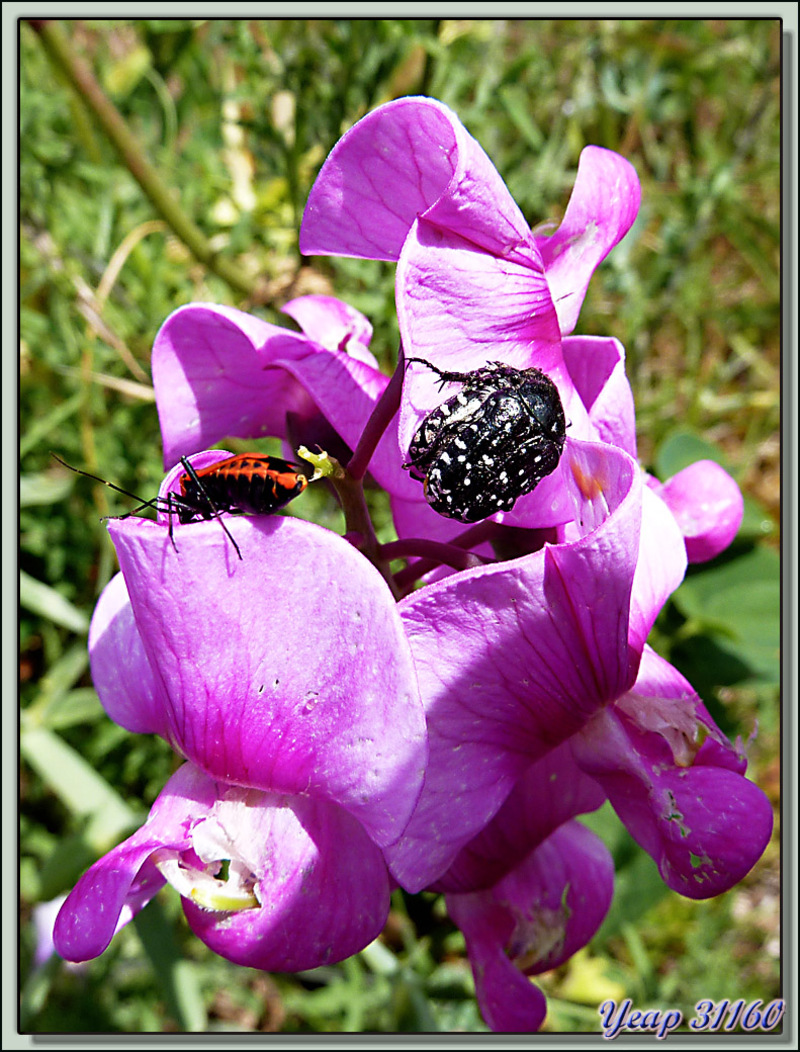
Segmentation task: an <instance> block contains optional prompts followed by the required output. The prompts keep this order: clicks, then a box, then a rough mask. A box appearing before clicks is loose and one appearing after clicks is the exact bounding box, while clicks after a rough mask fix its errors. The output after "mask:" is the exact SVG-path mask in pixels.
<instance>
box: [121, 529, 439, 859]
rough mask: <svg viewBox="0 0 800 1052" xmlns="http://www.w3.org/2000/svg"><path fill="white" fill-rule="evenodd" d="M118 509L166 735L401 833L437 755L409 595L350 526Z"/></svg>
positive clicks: (384, 838)
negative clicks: (412, 641) (403, 595)
mask: <svg viewBox="0 0 800 1052" xmlns="http://www.w3.org/2000/svg"><path fill="white" fill-rule="evenodd" d="M225 524H226V526H227V528H228V530H229V531H230V533H231V534H232V535H233V536H234V537H235V539H236V542H237V544H238V546H239V549H240V552H241V560H240V559H239V558H238V557H237V555H236V552H235V551H234V549H233V546H232V545H231V543H230V540H229V538H228V537H227V536H226V535H225V533H224V532H223V530H222V528H221V523H220V522H218V521H216V520H211V521H208V522H195V523H190V524H186V525H181V524H178V523H176V524H174V540H175V546H176V547H177V551H175V549H174V548H173V545H172V544H171V543H170V539H169V537H168V534H167V530H166V528H165V526H164V525H163V524H162V523H154V522H151V521H148V520H142V519H139V520H131V519H125V520H122V521H119V520H117V521H115V522H112V523H111V524H110V527H109V530H110V532H111V535H112V539H113V540H114V543H115V546H116V548H117V553H118V555H119V559H120V565H121V568H122V571H123V573H124V575H125V580H126V583H127V586H128V591H129V594H130V597H131V603H132V606H133V611H134V616H135V618H136V624H137V626H138V629H139V632H140V634H141V638H142V642H143V646H144V650H145V653H146V654H147V656H148V658H149V661H150V665H151V667H152V668H153V669H154V670H155V673H156V675H157V677H158V680H159V687H160V696H161V697H162V698H163V699H164V709H165V720H166V723H167V726H168V734H167V737H168V740H169V741H170V742H171V744H172V745H173V747H174V748H176V749H177V751H178V752H179V753H181V755H183V756H185V757H186V758H187V759H190V760H192V762H193V763H195V764H197V766H198V767H200V768H201V769H202V770H204V771H205V772H206V773H207V774H209V775H210V776H211V777H214V778H216V779H218V780H221V781H224V782H230V783H233V784H238V785H243V786H250V787H254V788H260V789H266V790H271V791H275V792H282V793H307V794H310V795H314V796H323V797H325V798H327V799H330V800H332V801H334V802H336V803H339V804H340V805H341V806H343V807H344V808H346V809H347V810H349V811H350V812H351V813H352V814H354V815H355V816H356V817H357V818H358V819H359V820H360V821H361V822H362V824H363V825H364V826H365V828H366V829H367V831H368V832H369V833H370V835H371V836H372V837H373V838H374V839H375V841H376V842H377V843H379V844H386V843H389V842H391V841H392V840H394V839H396V837H397V836H398V835H399V834H400V832H401V831H402V828H403V826H404V825H405V822H406V821H407V819H408V816H409V814H410V813H411V809H412V808H413V806H414V803H415V801H416V797H417V795H418V793H419V788H420V785H421V782H422V777H423V771H424V767H425V760H426V742H425V727H424V715H423V711H422V705H421V702H420V698H419V693H418V688H417V683H416V677H415V674H414V667H413V662H412V659H411V653H410V649H409V646H408V642H407V640H406V639H405V636H404V633H403V629H402V625H401V622H400V619H399V615H398V611H397V608H396V604H395V602H394V600H393V598H392V595H391V593H390V591H389V589H388V587H387V586H386V582H385V581H384V580H383V578H382V577H381V576H380V574H379V573H378V571H377V570H376V569H375V568H374V567H373V566H372V565H371V564H370V563H369V562H368V561H367V560H366V559H364V557H363V556H362V555H361V554H360V553H359V552H357V551H356V550H355V549H354V548H353V547H351V546H350V545H349V544H348V543H347V542H346V541H344V540H343V539H342V538H340V537H338V536H336V535H335V534H333V533H331V532H329V531H328V530H324V529H322V528H321V527H319V526H315V525H313V524H311V523H307V522H303V521H302V520H299V519H294V518H289V517H278V516H276V517H270V518H267V517H263V516H262V517H257V518H255V517H254V518H250V517H248V518H243V517H238V518H237V517H232V516H226V517H225Z"/></svg>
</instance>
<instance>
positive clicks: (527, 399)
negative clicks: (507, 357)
mask: <svg viewBox="0 0 800 1052" xmlns="http://www.w3.org/2000/svg"><path fill="white" fill-rule="evenodd" d="M414 361H416V362H421V363H422V364H423V365H427V366H428V368H430V369H433V371H434V372H436V373H437V374H438V376H439V381H440V383H441V384H442V385H444V384H448V383H459V384H461V385H462V387H461V390H460V391H459V392H458V393H457V394H455V395H453V396H452V397H451V398H448V399H447V401H446V402H443V403H442V405H440V406H438V407H437V408H436V409H434V410H433V411H432V412H430V413H429V414H428V415H427V416H426V417H425V419H424V420H423V421H422V423H421V424H420V426H419V428H418V429H417V431H416V434H415V435H414V437H413V439H412V441H411V445H410V447H409V450H408V463H406V464H404V465H403V467H405V468H406V469H407V470H408V472H409V473H410V475H411V477H412V478H415V479H418V480H419V481H420V482H423V483H424V490H425V499H426V500H427V501H428V503H429V504H430V506H431V507H432V508H433V509H434V511H437V512H438V513H439V514H440V515H446V516H448V518H451V519H458V520H459V521H460V522H478V521H480V520H481V519H485V518H487V517H488V516H489V515H494V514H495V513H496V512H499V511H509V510H510V509H511V508H512V507H513V506H514V504H515V503H516V501H517V500H518V499H519V498H520V497H522V496H524V495H525V494H526V493H531V492H532V491H533V490H534V489H535V488H536V486H538V484H539V483H540V482H541V481H542V479H543V478H545V477H546V476H547V475H549V474H551V473H552V472H553V471H555V469H556V467H557V466H558V462H559V460H560V459H561V453H562V450H563V448H564V441H565V438H566V424H565V420H564V410H563V407H562V405H561V399H560V397H559V394H558V389H557V388H556V385H555V384H554V383H553V381H552V380H551V379H550V378H549V377H548V376H546V375H545V374H544V373H543V372H542V371H541V370H540V369H533V368H531V369H515V368H513V367H512V366H510V365H503V364H502V363H500V362H491V363H489V364H487V365H486V366H485V368H482V369H476V370H475V371H474V372H470V373H460V372H443V371H442V370H440V369H437V368H436V366H434V365H432V364H431V363H430V362H427V361H425V359H424V358H408V359H407V362H414Z"/></svg>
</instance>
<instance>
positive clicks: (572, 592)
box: [387, 442, 642, 891]
mask: <svg viewBox="0 0 800 1052" xmlns="http://www.w3.org/2000/svg"><path fill="white" fill-rule="evenodd" d="M565 458H566V462H567V474H568V485H569V487H570V491H571V492H572V494H573V499H574V501H575V518H576V520H577V522H578V524H579V526H580V529H581V531H582V533H583V536H582V537H581V538H580V539H579V540H576V541H574V542H572V543H570V544H564V545H545V547H544V548H543V549H542V550H541V551H538V552H535V553H534V554H532V555H528V556H524V557H522V558H519V559H515V560H512V561H510V562H506V563H499V564H495V565H492V566H486V567H481V568H479V569H475V570H466V571H464V572H463V573H459V574H456V575H453V576H451V577H448V578H445V579H444V580H442V581H438V582H436V583H435V584H431V585H428V586H427V587H425V588H422V589H420V590H419V591H417V592H415V593H413V594H412V595H411V596H409V597H408V598H407V599H404V600H403V601H402V602H401V603H400V604H399V609H400V612H401V614H402V617H403V621H404V624H405V627H406V632H407V634H408V637H409V639H410V642H411V647H412V650H413V653H414V661H415V665H416V668H417V673H418V676H419V681H420V688H421V692H422V697H423V699H424V703H425V707H426V716H427V721H428V735H429V743H430V750H431V760H430V764H429V767H428V773H427V776H426V780H425V786H424V788H423V792H422V795H421V797H420V800H419V803H418V805H417V808H416V811H415V813H414V816H413V817H412V819H411V822H410V823H409V825H408V827H407V829H406V830H405V833H404V835H403V838H402V840H401V841H400V842H399V843H398V844H397V845H395V846H393V847H391V848H389V849H388V851H387V857H388V858H389V864H390V869H391V870H392V872H393V874H394V876H395V877H396V879H397V880H398V881H399V882H400V883H401V884H402V885H403V886H404V887H406V888H407V889H408V890H412V891H413V890H419V889H420V888H422V887H425V886H426V885H428V884H430V883H431V882H432V881H434V880H435V879H436V878H437V877H438V876H439V875H440V874H441V873H442V872H444V870H445V869H447V867H448V866H449V865H450V863H451V862H452V860H453V858H454V857H455V856H456V854H457V853H458V851H459V850H460V848H461V847H462V846H463V845H464V844H465V843H466V842H467V841H468V840H470V839H471V838H472V837H473V836H474V835H475V834H476V833H477V832H478V831H479V830H480V829H482V828H483V826H484V825H485V824H486V823H487V822H488V821H489V819H490V818H491V817H492V816H493V815H494V814H495V812H496V811H497V809H498V808H499V806H500V804H501V803H502V802H503V800H504V799H505V797H506V796H507V795H508V793H509V792H510V790H511V788H512V786H513V784H514V782H515V781H516V779H517V778H518V777H519V775H520V774H521V773H522V771H523V770H524V769H525V768H526V767H527V766H528V765H529V764H530V763H531V762H532V761H533V760H536V759H538V758H539V757H541V756H542V755H544V754H545V753H546V752H547V751H548V750H549V749H552V748H553V747H554V746H556V745H558V744H559V743H560V742H562V741H564V740H565V739H566V738H568V737H569V736H570V735H571V734H572V733H574V732H575V731H576V730H577V729H578V728H579V727H581V726H582V725H583V724H584V722H585V721H586V720H588V719H589V718H590V716H591V715H592V714H593V713H594V712H596V711H597V709H598V708H599V707H601V706H602V705H604V704H606V703H607V702H608V701H610V700H612V699H614V698H616V697H618V696H619V695H620V694H622V693H624V692H625V691H626V690H627V689H628V688H629V687H630V686H631V684H632V683H633V681H634V679H635V676H636V668H637V665H638V654H636V653H634V652H631V651H630V649H629V646H628V611H629V607H630V589H631V583H632V580H633V574H634V568H635V565H636V557H637V552H638V547H639V521H640V517H641V491H642V482H641V476H640V472H639V470H638V468H637V467H636V465H635V464H634V462H633V461H632V459H631V458H630V457H628V456H627V454H625V453H623V452H622V451H621V450H617V449H614V448H613V447H610V446H598V445H592V444H589V443H577V442H576V443H570V444H569V446H568V449H567V451H566V453H565Z"/></svg>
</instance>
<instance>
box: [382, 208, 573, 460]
mask: <svg viewBox="0 0 800 1052" xmlns="http://www.w3.org/2000/svg"><path fill="white" fill-rule="evenodd" d="M397 317H398V322H399V324H400V334H401V336H402V338H403V346H404V348H405V353H406V357H412V356H414V357H418V358H423V359H426V360H427V361H430V362H431V363H433V364H434V365H435V366H437V367H438V368H439V369H442V370H451V371H461V372H471V371H473V370H475V369H480V368H483V367H484V366H485V365H486V364H487V362H493V361H502V362H503V363H504V364H506V365H512V366H514V367H516V368H519V369H522V368H528V367H529V366H536V367H537V368H539V369H542V370H543V371H544V372H546V373H548V375H549V376H550V377H551V379H552V380H553V382H554V383H556V384H557V386H558V388H559V391H560V393H561V396H562V401H564V402H566V403H567V405H565V411H566V412H568V413H569V412H571V409H572V407H571V405H570V398H571V392H572V382H571V380H570V378H569V374H568V373H567V371H566V369H565V368H564V364H563V360H562V356H561V341H560V336H559V332H558V323H557V319H556V317H555V312H554V310H553V305H552V302H551V300H550V293H549V290H548V287H547V280H546V278H545V276H544V271H543V269H542V266H541V261H540V260H539V258H538V253H536V252H535V251H534V252H531V251H530V250H529V249H528V248H527V246H524V245H522V246H519V248H518V250H517V251H516V253H515V256H514V258H513V259H511V258H508V257H500V256H497V255H494V254H492V253H491V252H487V251H485V250H484V249H482V248H481V247H479V246H476V245H475V244H473V243H472V242H471V241H469V240H468V239H466V238H464V237H462V236H460V235H456V234H453V233H451V232H450V231H446V230H444V231H443V230H439V229H437V228H436V227H435V226H433V225H431V224H429V223H427V222H424V221H420V222H419V223H416V224H415V225H414V226H413V227H412V230H411V233H410V234H409V237H408V241H407V243H406V246H405V247H404V249H403V255H402V257H401V259H400V263H399V265H398V268H397ZM404 396H405V397H404V406H403V411H402V414H401V424H400V442H401V447H402V448H403V449H407V448H408V445H409V443H410V442H411V438H412V436H413V433H414V431H415V430H416V427H417V425H418V424H419V421H420V419H421V418H422V416H424V415H425V414H426V413H428V412H430V410H431V409H432V408H433V407H434V406H436V405H438V404H439V403H440V402H442V401H443V397H442V395H441V393H440V384H439V380H438V377H437V375H436V373H435V372H434V371H433V370H431V369H428V368H426V367H425V366H422V365H419V364H414V363H412V365H411V366H410V367H409V370H408V372H407V375H406V386H405V389H404ZM582 415H585V414H582ZM576 437H578V438H588V437H590V436H589V435H588V434H577V435H576Z"/></svg>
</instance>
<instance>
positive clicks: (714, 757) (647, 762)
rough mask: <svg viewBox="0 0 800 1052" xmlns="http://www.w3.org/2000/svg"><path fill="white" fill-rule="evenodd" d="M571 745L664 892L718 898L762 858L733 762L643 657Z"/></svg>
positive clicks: (682, 695)
mask: <svg viewBox="0 0 800 1052" xmlns="http://www.w3.org/2000/svg"><path fill="white" fill-rule="evenodd" d="M572 745H573V751H574V753H575V757H576V759H577V761H578V763H579V764H580V766H581V767H582V768H583V769H584V770H585V771H586V772H587V773H588V774H590V775H591V776H592V777H593V778H596V779H597V780H598V781H599V782H600V784H601V785H602V786H603V788H604V790H605V791H606V793H607V794H608V797H609V799H610V801H611V803H612V805H613V807H614V810H615V811H616V812H617V814H618V815H619V817H620V819H621V820H622V822H623V823H624V824H625V826H626V828H627V829H628V831H629V832H630V834H631V836H633V837H634V839H635V840H636V841H637V842H638V843H639V844H640V845H641V846H642V847H643V848H644V850H645V851H647V853H648V854H650V855H651V856H652V857H653V859H654V860H655V862H656V864H657V866H658V869H659V872H660V874H661V876H662V878H663V880H664V881H665V883H666V884H667V885H668V886H669V887H670V888H672V889H673V890H674V891H678V892H680V894H682V895H686V896H688V897H689V898H694V899H704V898H711V897H712V896H714V895H719V894H720V893H721V892H723V891H727V890H728V888H731V887H733V885H734V884H736V883H738V881H740V880H741V879H742V877H744V875H745V874H746V873H747V872H748V871H749V870H750V869H751V868H752V867H753V865H755V863H756V861H757V860H758V859H759V858H760V856H761V854H762V853H763V851H764V848H765V847H766V844H767V842H768V840H769V837H770V833H771V830H772V808H771V807H770V804H769V801H768V799H767V798H766V796H765V795H764V794H763V793H762V792H761V790H760V789H759V788H758V786H756V785H754V784H753V783H752V782H749V781H747V779H746V778H744V777H743V775H742V774H741V773H740V771H741V770H742V769H743V766H742V758H741V756H739V755H738V754H737V753H736V752H735V751H734V750H733V749H732V747H731V746H730V745H729V744H727V743H726V742H725V739H724V737H723V736H722V734H721V733H720V732H719V730H718V729H717V728H716V727H715V726H714V724H713V723H712V722H711V719H710V717H709V716H708V714H707V713H706V712H705V709H704V708H703V707H702V705H701V704H700V702H699V699H698V698H697V695H696V694H695V693H694V691H693V690H692V688H691V686H690V685H689V684H688V683H687V682H686V680H685V679H684V678H683V677H682V676H681V675H680V674H679V673H678V672H677V671H676V670H675V669H673V668H672V667H671V666H670V665H669V664H668V662H665V661H664V660H663V659H662V658H659V657H657V655H655V654H654V652H653V651H651V650H650V649H649V648H647V649H645V651H644V654H643V656H642V663H641V668H640V673H639V677H638V679H637V681H636V683H635V685H634V687H633V688H632V690H631V691H630V693H629V694H627V695H626V696H625V697H624V698H621V699H620V700H619V701H618V702H617V703H616V704H615V705H612V706H609V707H608V708H607V709H605V710H604V711H603V712H601V713H599V714H598V715H597V716H596V717H595V718H594V719H593V720H592V721H591V723H589V724H588V725H587V726H586V727H585V728H584V729H583V730H582V731H581V732H580V733H579V734H578V735H576V736H575V738H574V739H573V743H572Z"/></svg>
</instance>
